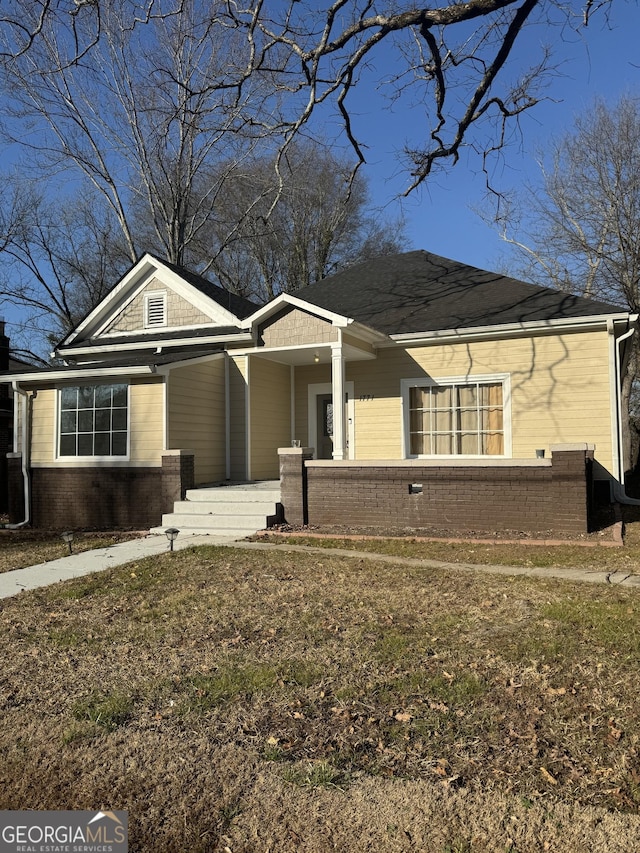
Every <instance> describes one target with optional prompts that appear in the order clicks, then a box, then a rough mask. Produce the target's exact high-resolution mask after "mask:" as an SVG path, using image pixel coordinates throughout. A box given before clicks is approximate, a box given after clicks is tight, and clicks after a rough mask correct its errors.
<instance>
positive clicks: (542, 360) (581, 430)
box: [296, 331, 612, 471]
mask: <svg viewBox="0 0 640 853" xmlns="http://www.w3.org/2000/svg"><path fill="white" fill-rule="evenodd" d="M608 358H609V351H608V339H607V334H606V332H604V331H602V332H585V333H574V334H564V335H539V336H537V337H531V338H529V337H522V338H514V339H509V340H507V339H503V340H500V341H473V342H468V343H465V344H461V343H456V344H446V345H439V346H428V347H411V348H407V349H406V350H403V349H401V348H400V347H398V349H381V350H379V352H378V357H377V359H376V360H375V361H371V362H368V361H366V362H365V361H361V362H348V363H347V366H346V378H347V380H350V381H353V382H354V386H355V394H354V396H355V430H356V435H355V445H356V456H357V458H358V459H398V458H400V457H401V453H402V429H403V424H402V408H401V380H402V379H420V378H428V377H431V378H433V379H439V378H444V377H454V376H466V375H470V376H473V375H481V374H494V373H507V374H510V376H511V394H512V402H511V426H512V456H513V457H514V458H531V457H533V456H534V455H535V450H536V448H538V447H544V448H545V449H546V450H547V453H548V451H549V447H550V445H551V444H562V443H570V442H589V443H594V444H595V445H596V458H597V459H598V461H599V462H600V463H601V464H602V465H603V466H604V467H605V468H607V469H608V470H609V471H611V470H612V447H611V401H610V388H609V366H608V365H609V362H608ZM330 381H331V376H330V373H329V371H328V370H327V369H323V366H319V367H318V368H314V367H309V368H297V369H296V433H298V432H300V433H302V434H303V436H304V440H305V441H306V440H307V436H308V423H307V421H308V413H307V409H308V403H307V390H306V389H307V386H308V385H309V384H310V383H316V382H330Z"/></svg>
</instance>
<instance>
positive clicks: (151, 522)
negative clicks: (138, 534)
mask: <svg viewBox="0 0 640 853" xmlns="http://www.w3.org/2000/svg"><path fill="white" fill-rule="evenodd" d="M12 457H13V458H10V459H9V465H10V474H9V477H10V507H9V518H10V521H11V522H12V523H16V522H20V521H22V520H23V518H24V497H23V496H24V491H23V477H22V470H21V457H20V454H12ZM193 468H194V465H193V454H189V453H185V452H184V451H173V452H171V453H169V454H167V455H166V456H163V457H162V467H155V468H151V467H147V468H143V467H140V468H116V467H113V468H109V467H100V468H97V467H96V468H84V467H83V468H33V469H32V470H31V526H32V527H35V528H42V529H53V530H61V529H70V530H73V529H76V530H77V529H91V530H107V529H117V528H136V529H141V530H144V529H146V528H149V527H155V526H156V525H158V524H160V521H161V518H162V514H163V513H166V512H170V511H171V510H172V509H173V503H174V501H177V500H180V499H181V498H182V497H183V496H184V493H185V491H186V490H187V489H188V488H192V487H193Z"/></svg>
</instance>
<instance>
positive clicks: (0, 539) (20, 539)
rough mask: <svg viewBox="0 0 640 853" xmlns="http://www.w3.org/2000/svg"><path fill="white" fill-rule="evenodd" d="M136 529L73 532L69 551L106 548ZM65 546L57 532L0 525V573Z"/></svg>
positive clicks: (64, 550)
mask: <svg viewBox="0 0 640 853" xmlns="http://www.w3.org/2000/svg"><path fill="white" fill-rule="evenodd" d="M140 535H141V533H140V532H139V531H114V532H108V533H105V532H102V533H92V532H88V533H82V532H80V533H78V532H76V533H75V534H74V540H73V544H72V548H73V552H74V553H75V554H79V553H80V552H82V551H89V550H91V549H93V548H106V547H108V546H109V545H117V544H118V542H124V541H125V540H126V539H131V538H135V537H137V536H140ZM68 553H69V546H68V545H67V544H66V543H65V542H63V540H62V538H61V537H60V534H59V533H57V532H52V531H49V530H30V529H26V530H2V529H1V528H0V574H1V573H2V572H11V571H13V570H14V569H23V568H25V567H26V566H35V565H37V564H39V563H48V562H49V561H50V560H57V559H58V558H59V557H66V556H67V555H68Z"/></svg>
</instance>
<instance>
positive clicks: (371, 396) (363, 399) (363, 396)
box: [360, 394, 376, 403]
mask: <svg viewBox="0 0 640 853" xmlns="http://www.w3.org/2000/svg"><path fill="white" fill-rule="evenodd" d="M375 396H376V395H375V394H360V402H361V403H364V402H366V401H367V400H373V399H374V398H375Z"/></svg>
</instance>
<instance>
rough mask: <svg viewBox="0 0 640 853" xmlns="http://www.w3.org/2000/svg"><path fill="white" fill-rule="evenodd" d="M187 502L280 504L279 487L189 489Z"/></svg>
mask: <svg viewBox="0 0 640 853" xmlns="http://www.w3.org/2000/svg"><path fill="white" fill-rule="evenodd" d="M186 500H187V501H189V502H194V503H200V502H201V501H204V502H205V503H234V504H235V503H249V504H251V503H265V502H266V503H278V502H279V501H280V488H279V486H275V487H271V488H255V489H254V488H251V487H250V486H244V487H242V486H218V487H217V488H211V489H188V491H187V494H186Z"/></svg>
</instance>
